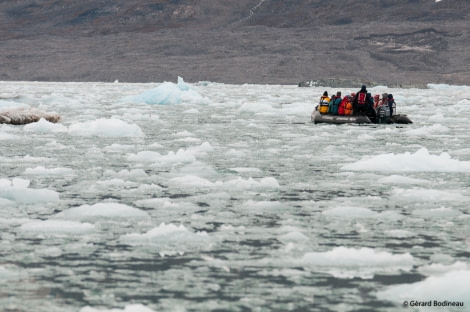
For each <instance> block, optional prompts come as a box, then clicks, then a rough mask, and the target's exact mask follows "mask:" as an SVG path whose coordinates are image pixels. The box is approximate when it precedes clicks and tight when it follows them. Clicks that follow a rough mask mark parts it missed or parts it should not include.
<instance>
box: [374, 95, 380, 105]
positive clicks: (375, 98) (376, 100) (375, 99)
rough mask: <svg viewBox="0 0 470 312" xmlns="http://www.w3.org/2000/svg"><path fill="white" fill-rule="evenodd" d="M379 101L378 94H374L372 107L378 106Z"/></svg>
mask: <svg viewBox="0 0 470 312" xmlns="http://www.w3.org/2000/svg"><path fill="white" fill-rule="evenodd" d="M379 101H380V95H378V94H376V95H374V108H377V106H379Z"/></svg>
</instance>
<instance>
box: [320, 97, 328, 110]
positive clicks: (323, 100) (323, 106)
mask: <svg viewBox="0 0 470 312" xmlns="http://www.w3.org/2000/svg"><path fill="white" fill-rule="evenodd" d="M329 103H330V98H329V97H327V96H322V97H321V98H320V107H319V111H320V114H326V113H328V106H329Z"/></svg>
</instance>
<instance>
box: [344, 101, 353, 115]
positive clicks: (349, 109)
mask: <svg viewBox="0 0 470 312" xmlns="http://www.w3.org/2000/svg"><path fill="white" fill-rule="evenodd" d="M344 114H345V115H352V114H353V105H352V103H351V101H349V100H348V101H347V102H346V103H345V104H344Z"/></svg>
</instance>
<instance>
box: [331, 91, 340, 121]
mask: <svg viewBox="0 0 470 312" xmlns="http://www.w3.org/2000/svg"><path fill="white" fill-rule="evenodd" d="M342 100H343V99H342V98H341V91H338V92H336V95H333V96H332V97H331V100H330V104H329V105H328V113H329V114H331V115H338V109H339V105H340V104H341V101H342Z"/></svg>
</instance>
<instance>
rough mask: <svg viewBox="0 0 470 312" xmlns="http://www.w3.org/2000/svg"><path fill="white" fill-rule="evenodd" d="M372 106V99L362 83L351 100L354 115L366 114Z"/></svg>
mask: <svg viewBox="0 0 470 312" xmlns="http://www.w3.org/2000/svg"><path fill="white" fill-rule="evenodd" d="M373 106H374V100H373V99H372V97H371V96H370V93H369V94H368V92H367V87H366V86H365V85H362V87H361V90H359V92H357V93H356V96H355V97H354V100H353V111H354V115H368V114H369V112H370V110H371V108H372V107H373Z"/></svg>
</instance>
